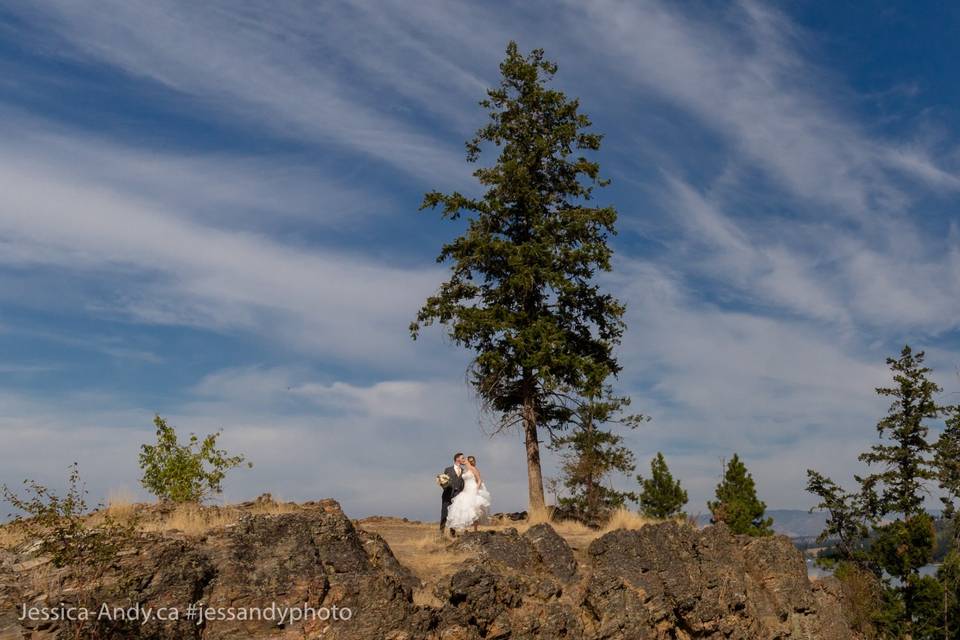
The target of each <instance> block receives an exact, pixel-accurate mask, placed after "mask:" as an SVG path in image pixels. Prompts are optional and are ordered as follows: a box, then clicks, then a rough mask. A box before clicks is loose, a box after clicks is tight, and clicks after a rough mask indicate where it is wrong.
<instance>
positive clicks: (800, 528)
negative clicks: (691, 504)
mask: <svg viewBox="0 0 960 640" xmlns="http://www.w3.org/2000/svg"><path fill="white" fill-rule="evenodd" d="M767 516H768V517H772V518H773V530H774V531H776V532H777V533H780V534H783V535H785V536H788V537H790V538H815V537H817V536H818V535H820V532H821V531H823V528H824V525H826V522H827V514H825V513H821V512H814V513H808V512H806V511H804V510H803V509H767ZM697 521H698V522H699V523H700V524H701V525H707V524H710V515H709V514H707V515H701V516H700V517H699V518H697Z"/></svg>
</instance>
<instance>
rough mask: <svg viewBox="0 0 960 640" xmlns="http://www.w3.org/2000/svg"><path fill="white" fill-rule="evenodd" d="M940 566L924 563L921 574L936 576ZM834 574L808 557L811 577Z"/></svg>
mask: <svg viewBox="0 0 960 640" xmlns="http://www.w3.org/2000/svg"><path fill="white" fill-rule="evenodd" d="M939 568H940V565H939V564H928V565H924V566H922V567H920V575H922V576H935V575H936V574H937V569H939ZM832 574H833V571H831V570H829V569H824V568H823V567H820V566H817V564H816V563H815V562H814V561H813V560H812V559H811V558H807V576H809V577H811V578H822V577H824V576H829V575H832Z"/></svg>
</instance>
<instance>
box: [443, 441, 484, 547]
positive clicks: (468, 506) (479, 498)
mask: <svg viewBox="0 0 960 640" xmlns="http://www.w3.org/2000/svg"><path fill="white" fill-rule="evenodd" d="M489 513H490V492H489V491H487V488H486V486H484V484H483V480H482V479H481V478H480V471H479V470H477V459H476V458H474V457H473V456H467V464H466V469H464V470H463V491H461V492H460V493H458V494H457V496H456V497H455V498H454V499H453V502H452V503H451V504H450V511H449V512H448V513H447V526H448V527H450V529H453V530H456V529H466V528H467V527H469V526H470V525H473V530H474V531H476V530H477V525H478V524H480V523H482V522H486V519H487V515H488V514H489Z"/></svg>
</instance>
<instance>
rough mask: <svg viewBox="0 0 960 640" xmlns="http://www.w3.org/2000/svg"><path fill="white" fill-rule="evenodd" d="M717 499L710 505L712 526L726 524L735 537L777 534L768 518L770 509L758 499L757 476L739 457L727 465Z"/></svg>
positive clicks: (735, 457) (771, 520) (735, 456)
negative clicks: (767, 513)
mask: <svg viewBox="0 0 960 640" xmlns="http://www.w3.org/2000/svg"><path fill="white" fill-rule="evenodd" d="M716 495H717V499H716V501H711V502H707V507H708V508H709V509H710V514H711V518H710V522H712V523H714V524H716V523H718V522H723V523H725V524H726V525H727V526H728V527H730V530H731V531H733V532H734V533H745V534H747V535H751V536H769V535H771V534H773V529H771V528H770V526H771V525H772V524H773V518H764V514H765V513H766V510H767V505H766V504H764V503H763V502H761V500H760V499H759V498H758V497H757V488H756V485H754V482H753V476H751V475H750V473H749V472H748V471H747V467H746V465H744V464H743V462H741V461H740V456H738V455H737V454H734V455H733V458H732V459H731V460H730V462H729V464H727V468H726V470H725V471H724V474H723V480H722V481H721V482H720V484H718V485H717V492H716Z"/></svg>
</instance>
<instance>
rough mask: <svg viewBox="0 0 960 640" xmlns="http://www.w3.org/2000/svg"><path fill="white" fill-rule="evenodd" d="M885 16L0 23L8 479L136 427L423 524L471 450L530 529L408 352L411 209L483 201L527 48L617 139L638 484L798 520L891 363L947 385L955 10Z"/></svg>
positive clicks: (351, 11) (411, 10)
mask: <svg viewBox="0 0 960 640" xmlns="http://www.w3.org/2000/svg"><path fill="white" fill-rule="evenodd" d="M885 4H886V3H875V4H874V5H873V6H872V7H871V6H868V5H865V4H864V3H852V2H850V3H844V2H839V3H838V2H830V3H823V2H794V3H789V4H786V3H778V4H765V3H759V2H741V3H735V4H733V5H730V6H726V7H720V6H719V5H718V4H716V3H705V2H704V3H699V2H696V3H667V2H662V3H660V2H641V3H636V2H623V3H620V2H612V1H607V0H597V1H596V2H591V3H574V2H560V3H541V2H530V3H522V4H519V3H518V4H506V3H469V4H468V3H449V2H439V1H436V2H434V1H431V0H426V1H422V2H417V3H407V2H398V1H397V2H394V1H388V0H385V1H383V2H379V3H348V2H327V3H306V2H305V3H300V2H290V3H279V4H278V3H257V2H250V3H244V4H242V5H241V4H238V3H232V2H222V3H218V2H207V3H199V4H198V3H187V2H182V3H178V2H151V3H135V2H126V1H124V2H120V1H116V2H112V1H107V2H102V3H99V4H98V5H97V9H96V11H92V10H91V9H90V7H83V6H80V5H77V4H76V3H71V2H66V1H57V0H53V1H51V2H46V3H42V4H40V3H30V2H19V1H16V0H14V1H13V2H7V3H4V4H3V5H2V6H0V137H2V139H3V141H4V143H3V145H2V146H0V192H2V194H3V196H2V197H0V249H2V250H0V354H2V357H0V438H2V441H3V442H4V446H3V447H2V448H0V482H5V483H8V484H16V483H18V482H19V481H20V480H21V479H23V478H24V477H31V478H36V479H38V480H40V481H43V482H47V483H50V484H52V485H57V484H58V483H62V479H63V478H64V477H65V475H66V472H65V468H66V466H67V465H68V464H69V463H70V462H72V461H74V460H76V461H78V462H79V463H80V466H81V472H82V473H83V474H84V475H85V477H86V478H87V480H88V483H89V487H90V489H91V492H92V494H93V496H94V497H95V498H98V499H103V498H105V497H106V496H107V495H108V494H109V493H110V492H116V491H121V490H124V489H125V490H132V491H139V489H138V487H137V480H138V477H139V475H138V470H137V466H136V454H137V450H138V447H139V445H140V444H141V443H143V442H147V441H149V440H150V439H151V438H152V435H153V433H152V426H151V420H152V417H153V414H154V413H156V412H159V413H161V414H162V415H164V416H166V417H167V418H168V419H169V420H170V421H171V422H172V423H173V424H175V425H176V426H177V427H178V428H179V429H180V430H181V431H183V432H190V431H195V432H202V433H206V432H209V431H211V430H214V429H217V428H221V427H222V428H224V429H225V433H224V436H223V438H222V442H223V444H224V445H225V446H226V447H227V448H229V449H231V450H236V451H239V452H243V453H246V454H247V455H248V456H249V457H250V458H251V459H252V460H253V462H254V463H255V467H254V468H253V469H251V470H238V471H237V472H236V473H235V474H234V475H233V476H232V477H231V478H229V479H228V481H227V484H226V487H225V489H226V491H225V495H224V498H225V499H227V500H239V499H244V498H249V497H252V496H255V495H257V494H258V493H260V492H262V491H270V492H272V493H273V494H274V495H276V496H279V497H282V498H285V499H297V500H303V499H315V498H320V497H336V498H338V499H340V500H341V501H342V502H343V504H344V505H345V507H346V508H347V510H348V512H350V513H351V514H353V515H356V516H362V515H367V514H371V513H388V514H396V515H406V516H411V517H417V518H434V517H436V513H435V511H436V504H435V503H436V502H437V495H436V490H435V487H434V486H432V484H431V482H432V481H431V477H432V475H433V474H434V473H436V472H437V471H438V470H439V469H440V468H441V467H443V466H445V464H446V463H447V459H448V457H449V454H450V453H452V452H453V451H455V450H464V451H468V452H472V453H475V454H476V455H477V457H478V458H479V461H480V466H481V468H482V469H483V470H484V472H485V476H486V478H487V479H488V484H490V486H491V490H492V491H493V494H494V497H495V500H496V502H497V504H496V508H498V509H503V510H514V509H519V508H522V507H523V505H524V504H525V500H526V498H525V496H526V485H525V469H524V466H523V465H524V463H523V451H522V446H521V444H520V436H519V435H506V436H499V437H497V438H494V439H491V438H489V437H488V436H487V435H486V432H487V431H489V426H490V419H489V417H484V416H483V415H482V414H481V413H480V411H479V409H478V405H477V402H476V400H475V399H474V398H473V397H472V396H471V394H470V390H469V389H468V387H467V386H466V385H465V383H464V370H465V367H466V364H467V362H468V358H469V354H468V353H466V352H464V351H461V350H459V349H458V348H456V347H454V346H453V345H452V344H450V343H449V341H448V340H446V339H445V338H444V337H443V335H442V332H441V331H440V330H436V329H434V330H428V331H427V332H426V333H425V334H424V336H423V337H422V338H421V339H420V340H418V341H417V342H416V343H414V342H412V341H411V340H410V338H409V335H408V333H407V325H408V324H409V322H410V320H411V319H413V317H414V316H415V313H416V310H417V308H418V307H419V305H420V304H421V302H422V301H423V299H424V298H425V297H426V296H427V295H429V294H430V293H431V292H432V291H433V290H434V289H435V288H436V287H437V285H438V284H439V283H440V282H441V281H442V279H443V277H444V267H443V266H440V265H437V264H435V262H434V257H435V255H436V253H437V252H438V250H439V247H440V244H441V243H442V242H443V241H445V240H447V239H449V238H452V237H453V236H454V234H455V233H456V232H457V230H458V227H457V225H456V224H451V223H449V222H443V221H441V220H439V218H438V216H437V215H435V214H433V213H430V212H421V213H418V212H417V207H418V205H419V203H420V199H421V198H422V195H423V193H424V192H425V191H427V190H431V189H440V190H452V189H460V190H465V191H471V190H474V191H475V189H476V186H475V185H474V184H473V183H472V180H471V178H470V167H469V166H468V165H467V164H466V163H465V162H464V155H463V152H464V149H463V142H464V140H466V139H467V138H469V137H471V134H472V132H473V131H474V129H476V128H477V127H478V126H480V125H481V124H482V123H483V120H484V114H483V112H482V110H481V109H480V108H479V107H478V106H477V101H478V100H479V99H481V98H482V97H483V94H484V90H485V88H486V87H488V86H492V85H493V84H495V83H496V82H497V75H498V69H497V65H498V63H499V61H500V60H501V59H502V56H503V51H504V48H505V46H506V43H507V42H508V41H509V40H510V39H515V40H517V41H518V43H519V44H520V46H521V48H523V49H524V50H529V49H531V48H533V47H543V48H545V49H546V51H547V55H548V57H549V58H551V59H553V60H555V61H556V62H557V63H558V64H559V66H560V71H559V73H558V75H557V78H556V84H557V85H558V86H559V87H560V88H562V89H563V90H565V91H567V92H568V94H569V95H571V96H578V97H579V98H580V99H581V104H582V108H583V110H584V111H585V112H586V113H588V114H589V115H590V116H591V117H592V119H593V122H594V125H595V129H596V130H597V131H599V132H602V133H604V134H605V135H606V138H605V143H604V146H603V149H602V150H601V152H600V153H599V155H598V156H597V159H598V160H599V161H600V163H601V166H602V169H603V171H604V173H605V174H606V175H607V176H609V177H610V178H612V180H613V183H612V185H611V186H610V187H609V188H607V189H605V190H603V191H602V193H601V194H600V198H601V200H602V201H603V202H604V203H612V204H614V205H616V207H617V208H618V210H619V211H620V220H619V223H618V228H619V231H620V233H619V235H618V236H617V237H616V238H615V240H614V248H615V251H616V259H615V269H614V272H613V273H611V274H609V275H605V276H604V277H603V282H604V285H605V286H606V287H607V288H608V289H610V290H611V291H613V292H614V293H615V294H616V295H618V296H619V297H620V298H621V300H623V301H624V302H625V303H626V305H627V308H628V312H627V317H626V321H627V325H628V331H627V334H626V336H625V339H624V343H623V345H622V347H621V349H620V351H619V355H620V359H621V362H622V364H623V367H624V370H623V373H622V375H621V377H620V379H619V381H618V388H619V390H620V391H622V392H624V393H627V394H629V395H631V396H632V398H633V401H634V405H633V407H634V408H635V409H636V410H638V411H642V412H644V413H647V414H649V415H651V416H652V418H653V420H652V422H651V423H650V424H649V425H648V426H647V427H644V428H643V429H641V430H638V431H636V432H634V433H631V434H630V435H629V437H628V441H629V444H630V446H631V447H632V448H633V449H634V451H635V452H636V454H637V456H638V458H639V463H640V465H639V466H640V468H641V469H645V468H646V466H647V463H648V460H649V458H650V457H652V456H653V455H654V454H655V453H656V452H657V451H658V450H659V451H663V452H664V453H665V455H666V456H667V459H668V462H669V463H670V465H671V467H672V468H673V470H674V471H675V473H676V474H677V475H678V476H679V477H680V478H681V479H682V480H683V481H684V482H685V484H686V486H687V487H688V489H689V493H690V497H691V504H690V507H689V509H690V511H691V512H693V513H697V512H698V511H699V512H705V510H706V507H705V501H706V499H707V498H708V497H709V496H710V495H711V494H712V490H713V486H714V485H715V483H716V481H717V477H718V475H719V473H720V464H721V462H720V461H721V460H722V459H724V458H729V457H730V456H731V455H732V454H733V453H734V452H739V453H740V455H741V457H743V458H744V459H745V461H746V462H747V464H748V467H749V468H750V469H751V470H752V471H753V473H754V476H755V477H756V479H757V482H758V486H759V489H760V494H761V497H762V498H763V499H765V500H766V501H767V503H768V504H769V505H770V506H771V507H782V508H791V507H792V508H805V507H808V506H809V505H810V503H811V501H810V499H809V497H808V496H807V495H805V493H804V492H803V486H804V484H805V470H806V469H807V468H808V467H815V468H818V469H820V470H822V471H824V472H826V473H828V474H830V475H833V476H835V477H837V478H838V479H844V480H846V479H847V478H849V477H850V475H851V474H852V473H853V472H854V471H855V470H856V469H857V467H856V465H855V458H856V454H857V453H858V452H859V451H862V450H863V449H864V448H865V447H867V446H868V445H869V444H870V443H872V442H873V440H874V425H875V423H876V420H877V419H878V418H879V417H880V416H881V415H882V414H883V412H884V411H885V402H884V401H882V400H880V399H878V398H877V397H876V396H875V395H874V394H873V388H874V387H876V386H878V385H881V384H883V383H884V382H885V380H886V369H885V365H884V358H885V357H886V356H888V355H892V354H894V353H896V352H897V351H898V350H899V348H900V347H901V346H902V345H903V343H904V342H909V343H911V344H912V345H913V346H914V347H916V348H922V349H926V350H927V353H928V361H929V362H930V363H931V364H932V365H933V366H934V367H936V369H937V371H938V375H937V378H938V380H939V381H940V382H941V384H943V385H944V386H945V388H946V390H947V392H948V393H950V394H953V393H955V392H957V391H958V390H960V383H958V378H957V375H956V369H957V367H958V366H960V330H958V329H960V228H958V220H960V218H958V215H957V206H958V204H960V153H958V149H960V147H958V132H960V111H958V108H957V104H958V97H960V96H958V85H957V83H956V79H955V73H954V70H953V69H952V66H953V65H952V63H953V62H954V61H955V60H956V59H958V58H960V45H958V44H957V42H956V39H955V38H953V37H952V34H953V33H955V32H956V29H957V27H958V26H960V25H958V22H960V9H957V8H955V7H952V6H950V5H946V6H945V5H943V4H942V3H932V2H930V3H903V4H901V5H900V6H899V7H889V6H885ZM492 159H493V155H492V153H489V152H488V153H487V154H485V155H484V156H483V157H482V158H481V161H485V162H490V161H492ZM949 398H950V396H946V397H945V400H949ZM547 462H548V469H547V473H548V475H551V474H553V473H555V460H554V459H553V458H552V457H548V461H547ZM141 495H142V492H141Z"/></svg>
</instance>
